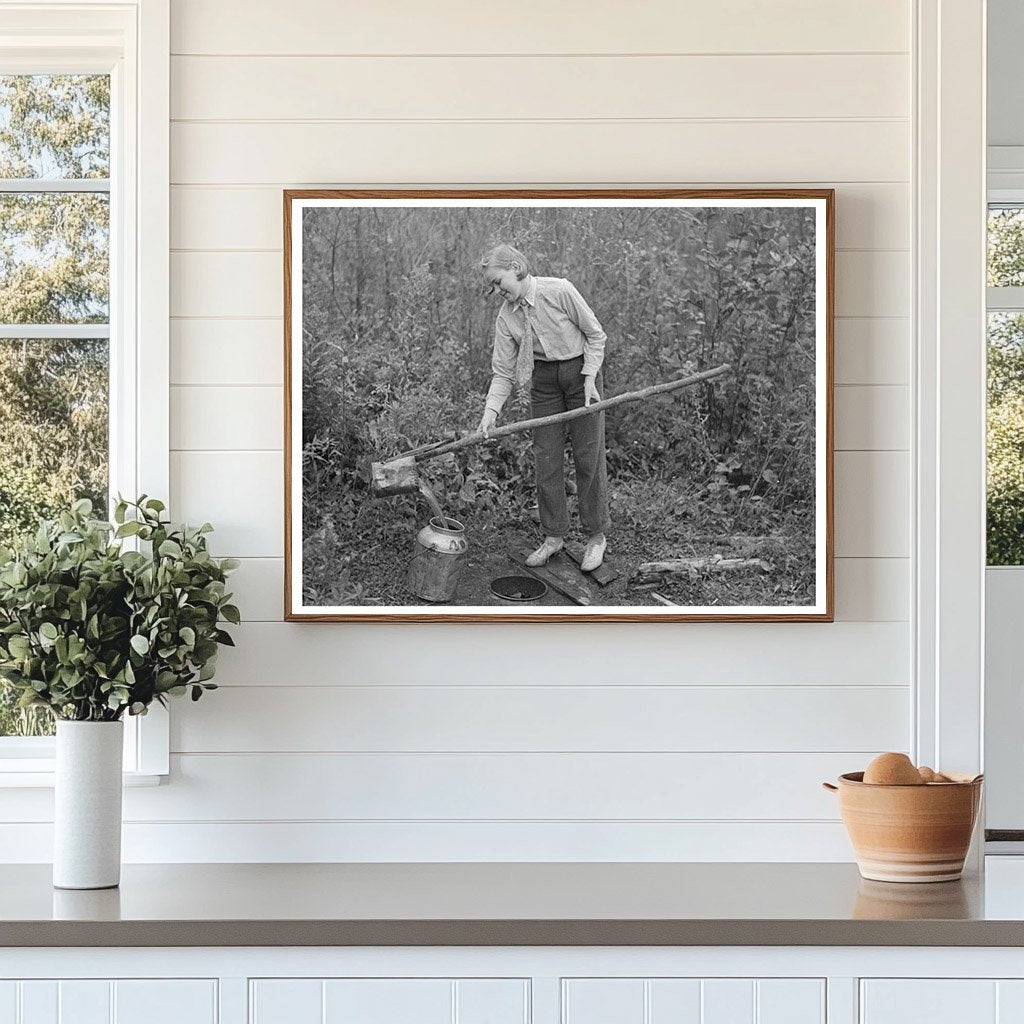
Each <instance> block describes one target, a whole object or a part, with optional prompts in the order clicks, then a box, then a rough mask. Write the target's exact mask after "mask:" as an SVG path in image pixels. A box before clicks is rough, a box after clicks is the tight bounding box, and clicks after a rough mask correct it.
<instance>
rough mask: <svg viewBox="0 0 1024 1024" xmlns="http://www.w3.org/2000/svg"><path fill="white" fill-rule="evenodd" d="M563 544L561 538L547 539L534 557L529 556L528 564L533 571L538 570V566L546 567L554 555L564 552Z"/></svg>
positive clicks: (534, 553)
mask: <svg viewBox="0 0 1024 1024" xmlns="http://www.w3.org/2000/svg"><path fill="white" fill-rule="evenodd" d="M563 543H564V541H563V540H562V538H561V537H547V538H545V540H544V543H543V544H541V546H540V547H539V548H537V550H536V551H534V552H533V554H532V555H528V556H527V558H526V564H527V565H528V566H530V568H531V569H536V568H537V566H538V565H545V564H546V563H547V560H548V559H549V558H550V557H551V556H552V555H557V554H558V552H559V551H561V550H562V545H563Z"/></svg>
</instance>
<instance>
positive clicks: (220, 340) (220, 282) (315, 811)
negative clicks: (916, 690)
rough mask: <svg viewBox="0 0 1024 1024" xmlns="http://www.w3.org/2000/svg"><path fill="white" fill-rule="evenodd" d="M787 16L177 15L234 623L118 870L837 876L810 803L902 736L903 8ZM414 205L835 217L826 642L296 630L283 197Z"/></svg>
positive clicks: (746, 0) (194, 467) (176, 203)
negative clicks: (672, 194)
mask: <svg viewBox="0 0 1024 1024" xmlns="http://www.w3.org/2000/svg"><path fill="white" fill-rule="evenodd" d="M784 8H785V9H784V10H783V9H781V8H780V7H779V6H778V5H772V4H764V3H763V2H760V0H722V2H721V3H719V4H704V5H679V4H677V3H675V2H674V0H654V2H652V3H648V4H641V5H636V4H634V5H632V6H630V5H625V4H622V3H618V2H608V3H605V2H603V0H602V2H599V3H597V4H596V5H595V4H581V3H577V2H575V0H574V2H572V3H569V4H555V5H552V4H549V3H540V2H539V0H523V3H521V4H520V5H519V6H518V7H517V8H516V16H515V17H510V18H507V19H501V18H500V17H498V16H496V15H495V14H494V13H493V12H483V11H482V10H481V9H480V7H479V5H478V4H471V3H469V2H468V0H454V3H450V4H447V5H445V6H444V8H443V9H438V8H437V7H436V6H435V7H429V6H425V5H422V4H419V3H417V4H413V3H411V2H410V0H396V2H394V3H389V4H387V5H383V6H382V5H372V4H353V3H350V2H348V0H343V2H342V3H340V4H339V3H337V2H334V0H293V2H292V3H290V4H287V5H282V4H280V3H277V2H276V0H252V2H250V3H248V4H245V5H243V4H240V3H239V2H238V0H175V2H174V3H173V4H172V5H171V22H172V49H173V51H174V53H175V54H176V55H177V56H176V57H175V58H174V60H173V69H172V79H173V80H172V95H173V117H174V119H175V123H173V124H172V125H171V174H172V180H173V181H174V182H175V185H174V187H173V188H172V197H171V218H172V220H171V246H172V250H174V251H172V254H171V275H172V314H173V318H174V319H173V320H172V352H171V360H172V362H171V372H172V384H173V385H174V386H173V388H172V391H173V394H172V438H173V445H174V447H175V448H176V449H177V450H176V451H174V452H173V453H172V495H171V498H172V512H173V513H174V514H175V515H176V516H179V517H182V518H186V519H189V520H193V521H202V520H210V521H212V522H214V524H215V525H216V526H217V531H216V532H215V533H214V534H213V536H212V538H211V544H212V546H213V549H214V551H215V552H217V553H220V554H232V555H239V556H242V557H243V558H245V561H244V563H243V565H242V567H241V569H240V570H239V572H238V574H237V576H236V577H235V578H234V581H233V582H234V585H235V590H236V594H237V599H238V602H239V604H240V605H241V606H242V610H243V612H244V613H245V614H246V616H247V619H248V620H249V621H246V622H245V623H243V625H242V626H241V627H239V628H237V629H234V630H233V632H234V633H235V635H236V637H237V640H238V647H237V648H236V649H231V650H225V651H223V653H222V655H221V659H220V663H219V667H218V675H217V680H218V682H220V683H221V684H222V688H221V690H220V691H219V692H214V693H210V694H207V695H205V696H204V698H203V700H202V701H201V702H199V703H198V704H196V705H194V706H192V705H189V706H185V705H184V704H182V703H176V704H175V708H174V712H173V714H172V722H173V730H174V732H173V735H174V745H175V747H176V748H177V750H178V752H177V753H176V754H175V755H174V756H173V758H172V777H171V784H170V785H168V786H162V787H154V788H150V789H135V790H131V791H129V792H128V793H127V794H126V805H125V806H126V819H127V823H126V826H125V847H124V848H125V857H126V859H127V860H142V861H151V862H152V861H160V860H192V861H202V860H212V861H233V860H243V861H245V860H271V861H273V860H279V861H288V860H314V861H315V860H338V859H351V860H365V861H373V860H389V859H392V860H477V859H481V860H509V859H527V860H545V859H550V860H559V859H563V860H568V859H581V860H609V859H623V860H661V859H679V860H685V859H694V860H735V861H742V860H759V859H774V858H778V859H790V860H808V859H809V860H830V859H832V860H848V859H849V857H850V848H849V842H848V839H847V837H846V834H845V831H844V829H843V827H842V825H841V823H840V821H839V818H838V810H837V807H836V804H835V801H834V799H833V798H831V797H830V795H829V794H826V793H824V792H823V791H822V790H821V789H820V788H819V786H818V782H819V781H820V780H822V779H828V778H833V777H834V776H835V775H837V774H838V773H839V772H842V771H849V770H855V769H858V768H861V767H863V766H864V764H865V763H866V762H867V760H869V758H870V755H871V753H872V752H873V751H874V750H876V749H882V748H883V747H889V748H892V749H900V748H901V747H905V746H906V741H905V739H904V738H905V737H908V736H909V731H910V730H909V719H910V704H909V699H908V698H909V691H908V685H909V680H910V678H911V664H910V629H909V626H908V623H907V621H906V620H907V619H908V617H909V614H910V576H911V572H910V569H911V565H910V560H909V553H910V551H909V547H910V545H909V524H910V515H911V501H910V460H909V455H908V454H907V453H906V452H905V451H902V450H901V449H905V448H906V447H907V446H908V444H909V425H908V422H909V421H908V405H909V401H908V397H909V386H910V384H911V372H910V367H911V365H912V347H911V331H910V323H909V319H908V316H909V310H910V288H909V278H910V266H911V252H910V245H911V241H910V239H911V210H910V192H909V186H908V181H909V178H910V163H909V154H910V152H911V132H910V120H909V119H910V115H911V109H910V107H911V101H910V91H909V82H910V70H911V66H912V61H911V57H910V55H909V53H908V50H909V47H910V26H911V14H912V5H911V4H909V3H897V4H893V2H892V0H858V2H853V0H841V2H838V3H832V4H822V3H821V2H820V0H792V2H789V3H787V4H785V5H784ZM441 54H459V55H460V56H459V57H458V58H457V59H450V58H448V57H442V56H438V55H441ZM232 55H239V56H241V58H242V59H237V60H236V59H231V58H232ZM315 55H320V56H315ZM559 55H561V56H559ZM565 55H574V56H565ZM431 182H435V183H449V184H450V183H458V182H462V183H466V184H477V183H478V184H491V185H500V184H501V183H506V184H515V183H520V184H526V185H530V184H558V183H562V184H565V185H586V184H588V183H589V184H596V185H600V184H605V185H616V184H622V183H639V182H650V183H663V184H670V183H676V184H691V185H701V184H707V185H721V186H729V185H735V186H741V185H757V184H760V185H763V186H765V187H773V186H774V187H785V186H786V185H796V186H799V185H800V184H801V183H803V184H804V185H805V186H807V187H812V186H819V187H835V188H836V189H837V239H836V241H837V246H838V250H839V251H838V254H837V267H836V270H837V273H836V284H837V313H838V316H839V319H838V320H837V323H836V380H837V382H838V383H839V384H840V385H853V386H850V387H840V388H839V393H838V394H837V397H836V444H837V448H838V449H839V450H838V451H837V454H836V457H835V471H836V544H835V547H836V552H837V554H838V555H839V556H840V557H839V558H838V559H837V562H836V597H837V604H836V608H837V616H838V618H839V620H840V621H838V622H837V623H836V624H834V625H817V624H783V623H772V624H764V625H759V624H724V623H718V624H712V623H709V624H691V623H681V624H676V625H673V624H654V623H651V624H594V625H584V624H580V625H573V626H572V627H571V628H567V627H564V626H552V625H550V624H537V625H522V626H515V627H509V626H505V625H500V624H495V625H476V624H473V625H465V626H460V625H444V624H431V625H429V626H416V625H375V626H359V625H330V624H326V625H324V624H297V623H283V622H281V621H279V619H280V615H281V606H282V594H281V590H282V579H281V577H282V565H283V563H282V557H281V556H282V551H283V511H282V501H283V464H282V462H283V460H282V453H281V450H280V449H281V419H282V409H281V405H282V398H283V396H282V393H281V389H280V385H281V381H282V357H283V351H282V350H283V325H282V322H281V308H282V270H283V268H282V256H281V245H282V237H281V236H282V208H281V206H282V197H281V189H282V188H290V187H301V186H304V185H305V186H310V185H323V186H330V185H339V184H340V185H344V184H351V185H357V184H358V183H364V184H370V185H378V186H381V185H387V184H391V185H396V186H400V185H402V184H405V185H420V184H429V183H431ZM878 385H887V386H888V387H879V386H878ZM512 654H514V656H511V655H512ZM247 750H248V751H264V750H266V751H272V752H270V753H253V754H246V753H244V751H247ZM314 750H324V751H330V752H329V753H322V754H318V753H314V752H311V751H314ZM374 750H376V751H378V752H377V753H373V752H371V751H374ZM388 750H390V751H408V752H406V753H395V752H392V753H387V752H386V751H388ZM474 750H475V751H478V753H472V752H471V751H474ZM545 750H547V751H575V752H569V753H554V752H549V753H543V752H542V751H545ZM659 750H660V751H664V752H663V753H659V752H658V751H659ZM730 750H736V751H741V752H738V753H729V752H728V751H730ZM221 751H226V752H223V753H222V752H221ZM231 751H235V752H234V753H232V752H231ZM431 751H433V752H431ZM499 751H511V752H509V753H500V752H499ZM602 751H607V752H602ZM755 751H765V752H763V753H756V752H755ZM815 751H817V753H815ZM51 818H52V792H50V791H46V790H29V789H26V790H8V791H6V792H5V800H4V805H3V807H2V809H0V821H2V822H11V821H18V822H24V823H28V824H24V825H20V826H9V825H4V824H0V861H4V860H7V861H10V860H12V859H17V860H24V859H37V860H45V859H48V858H49V857H50V856H51V853H52V847H51V843H52V829H51V827H50V826H49V825H48V824H46V822H48V821H49V820H50V819H51Z"/></svg>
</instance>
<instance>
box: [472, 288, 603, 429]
mask: <svg viewBox="0 0 1024 1024" xmlns="http://www.w3.org/2000/svg"><path fill="white" fill-rule="evenodd" d="M527 337H528V338H529V340H528V341H527V342H526V346H525V347H524V338H527ZM605 340H606V336H605V333H604V330H603V329H602V327H601V324H600V322H599V321H598V319H597V317H596V316H594V311H593V310H592V309H591V308H590V307H589V306H588V305H587V303H586V300H585V299H584V298H583V296H582V295H580V293H579V292H578V291H577V290H576V286H575V285H574V284H573V283H572V282H571V281H567V280H566V279H565V278H564V277H531V278H530V283H529V285H528V286H527V289H526V294H525V295H523V297H522V298H520V299H519V300H518V301H516V302H508V301H505V302H503V303H502V305H501V309H500V310H499V311H498V319H497V320H496V321H495V324H494V353H493V356H492V358H491V369H492V371H493V373H494V377H493V378H492V379H491V387H490V390H489V391H488V392H487V402H486V406H487V408H488V409H493V410H494V411H495V412H501V410H502V407H503V406H504V405H505V401H506V399H507V398H508V396H509V395H510V394H512V387H513V385H515V384H519V385H520V387H526V386H528V385H529V383H530V376H531V374H532V373H533V358H534V356H535V355H536V356H537V358H539V359H549V360H561V359H575V358H576V357H577V356H583V374H584V375H587V374H592V375H596V374H597V371H598V370H600V369H601V364H602V363H603V362H604V343H605Z"/></svg>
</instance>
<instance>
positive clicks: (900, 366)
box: [171, 317, 910, 385]
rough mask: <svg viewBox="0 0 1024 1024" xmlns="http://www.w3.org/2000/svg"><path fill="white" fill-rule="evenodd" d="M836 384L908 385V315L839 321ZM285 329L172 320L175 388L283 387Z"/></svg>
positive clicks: (249, 322)
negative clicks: (270, 385)
mask: <svg viewBox="0 0 1024 1024" xmlns="http://www.w3.org/2000/svg"><path fill="white" fill-rule="evenodd" d="M835 336H836V339H835V345H836V354H835V355H836V367H835V370H836V383H837V384H907V383H909V380H910V322H909V320H907V319H906V318H904V317H847V318H840V319H838V320H837V321H836V327H835ZM283 349H284V325H283V322H282V320H281V318H280V317H273V318H269V319H262V320H256V319H240V320H238V319H201V318H197V319H175V320H172V321H171V383H172V384H256V385H260V384H280V383H281V382H282V380H283V365H284V355H283Z"/></svg>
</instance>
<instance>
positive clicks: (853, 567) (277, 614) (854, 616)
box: [231, 558, 910, 622]
mask: <svg viewBox="0 0 1024 1024" xmlns="http://www.w3.org/2000/svg"><path fill="white" fill-rule="evenodd" d="M835 579H836V620H837V621H839V622H900V621H905V620H906V619H907V618H908V617H909V614H910V596H909V591H910V562H909V560H908V559H905V558H838V559H836V566H835ZM231 590H232V591H233V592H234V594H235V598H236V603H237V604H238V606H239V608H240V609H241V611H242V617H243V619H244V620H245V621H247V622H279V621H280V619H281V617H282V615H283V614H284V559H283V558H243V559H242V565H241V567H240V568H239V569H238V570H237V572H236V573H235V574H234V575H233V576H232V577H231Z"/></svg>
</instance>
